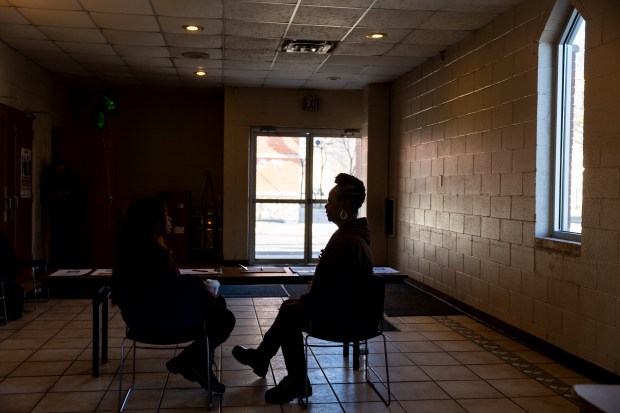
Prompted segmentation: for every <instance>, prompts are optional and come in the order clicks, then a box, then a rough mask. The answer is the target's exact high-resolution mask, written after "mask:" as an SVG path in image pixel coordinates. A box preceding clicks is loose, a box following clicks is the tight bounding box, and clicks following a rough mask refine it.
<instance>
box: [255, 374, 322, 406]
mask: <svg viewBox="0 0 620 413" xmlns="http://www.w3.org/2000/svg"><path fill="white" fill-rule="evenodd" d="M306 386H307V387H306ZM306 389H307V390H306ZM306 395H307V396H308V397H310V396H312V386H311V385H310V380H309V379H308V377H302V378H300V379H294V378H290V377H289V376H285V377H284V378H283V379H282V381H281V382H280V383H278V384H277V385H276V386H275V387H273V388H271V389H269V390H267V392H266V393H265V401H266V402H267V403H288V402H290V401H291V400H294V399H300V398H303V397H306Z"/></svg>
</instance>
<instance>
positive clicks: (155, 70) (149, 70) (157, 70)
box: [131, 65, 177, 76]
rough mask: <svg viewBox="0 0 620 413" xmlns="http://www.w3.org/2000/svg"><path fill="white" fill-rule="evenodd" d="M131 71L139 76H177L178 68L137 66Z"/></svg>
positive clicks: (132, 67)
mask: <svg viewBox="0 0 620 413" xmlns="http://www.w3.org/2000/svg"><path fill="white" fill-rule="evenodd" d="M131 70H132V71H133V72H134V73H136V74H138V75H141V74H165V75H174V76H176V74H177V70H176V68H174V67H172V66H169V67H166V66H149V65H135V66H131Z"/></svg>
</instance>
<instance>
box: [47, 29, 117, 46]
mask: <svg viewBox="0 0 620 413" xmlns="http://www.w3.org/2000/svg"><path fill="white" fill-rule="evenodd" d="M41 31H42V32H43V33H45V34H46V35H47V37H49V38H50V39H51V40H56V41H61V42H76V43H106V42H107V40H106V38H105V37H103V34H101V31H100V30H98V29H68V28H64V27H41Z"/></svg>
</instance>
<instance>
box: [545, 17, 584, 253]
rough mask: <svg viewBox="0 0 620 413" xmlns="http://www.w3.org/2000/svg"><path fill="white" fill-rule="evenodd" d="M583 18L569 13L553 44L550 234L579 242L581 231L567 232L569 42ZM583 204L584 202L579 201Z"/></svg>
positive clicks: (570, 77)
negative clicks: (552, 188)
mask: <svg viewBox="0 0 620 413" xmlns="http://www.w3.org/2000/svg"><path fill="white" fill-rule="evenodd" d="M583 24H585V20H584V19H583V17H582V16H581V14H580V13H579V11H577V9H573V10H572V11H571V12H570V15H569V18H568V19H567V21H566V24H565V25H564V26H563V27H564V28H563V30H562V32H561V33H560V36H559V39H558V42H557V44H556V47H557V48H556V50H557V55H556V65H555V70H556V82H555V83H556V97H555V102H556V103H555V110H556V117H555V119H556V121H555V139H554V153H555V156H554V171H553V172H554V193H553V217H552V220H551V223H552V228H551V229H550V230H551V236H552V237H554V238H559V239H564V240H569V241H576V242H580V241H581V232H574V231H569V230H567V229H566V228H568V227H569V225H570V224H569V222H568V220H569V216H570V214H569V209H570V199H569V195H570V188H569V186H570V174H571V171H570V169H569V168H570V156H571V153H570V147H571V141H572V139H573V135H572V128H571V119H572V115H573V106H574V105H573V103H572V98H571V95H570V93H571V92H572V91H573V87H572V83H574V80H573V79H574V76H573V61H572V52H571V49H572V48H573V47H574V46H573V43H572V41H573V40H574V38H575V35H576V33H577V32H578V30H579V29H580V27H581V25H583ZM582 205H583V204H582Z"/></svg>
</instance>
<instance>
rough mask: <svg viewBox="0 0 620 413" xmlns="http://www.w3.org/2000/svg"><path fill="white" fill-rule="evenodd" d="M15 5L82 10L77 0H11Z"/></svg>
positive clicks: (33, 7) (31, 7)
mask: <svg viewBox="0 0 620 413" xmlns="http://www.w3.org/2000/svg"><path fill="white" fill-rule="evenodd" d="M11 4H12V5H13V6H15V7H26V8H29V9H47V10H82V6H81V5H80V3H79V2H78V1H77V0H11Z"/></svg>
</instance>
